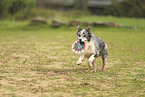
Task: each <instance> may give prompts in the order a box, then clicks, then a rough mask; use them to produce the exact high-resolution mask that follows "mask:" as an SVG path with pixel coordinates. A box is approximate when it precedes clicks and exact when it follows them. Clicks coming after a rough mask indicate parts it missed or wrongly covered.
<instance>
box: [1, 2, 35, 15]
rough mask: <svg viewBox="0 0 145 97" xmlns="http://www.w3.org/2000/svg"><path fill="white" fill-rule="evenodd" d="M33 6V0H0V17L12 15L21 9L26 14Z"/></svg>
mask: <svg viewBox="0 0 145 97" xmlns="http://www.w3.org/2000/svg"><path fill="white" fill-rule="evenodd" d="M34 6H35V1H34V0H0V18H4V17H6V16H7V15H14V14H16V13H17V12H19V11H23V15H24V16H26V15H27V13H28V12H29V10H30V9H31V8H33V7H34Z"/></svg>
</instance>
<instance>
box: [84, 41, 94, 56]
mask: <svg viewBox="0 0 145 97" xmlns="http://www.w3.org/2000/svg"><path fill="white" fill-rule="evenodd" d="M86 46H87V47H86V48H87V49H86V50H85V51H84V52H83V54H84V56H85V57H87V58H89V57H90V56H91V55H92V54H95V45H94V43H93V41H90V42H86Z"/></svg>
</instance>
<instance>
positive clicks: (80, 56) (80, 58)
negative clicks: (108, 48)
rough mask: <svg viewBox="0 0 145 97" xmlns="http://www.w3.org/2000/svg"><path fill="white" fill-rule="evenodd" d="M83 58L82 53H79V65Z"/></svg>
mask: <svg viewBox="0 0 145 97" xmlns="http://www.w3.org/2000/svg"><path fill="white" fill-rule="evenodd" d="M83 59H84V54H80V55H79V60H78V62H77V65H80V64H81V63H82V60H83Z"/></svg>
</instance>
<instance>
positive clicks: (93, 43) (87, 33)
mask: <svg viewBox="0 0 145 97" xmlns="http://www.w3.org/2000/svg"><path fill="white" fill-rule="evenodd" d="M77 38H78V41H80V43H82V42H85V43H86V46H87V49H86V50H85V51H84V52H82V53H81V54H79V59H78V62H77V65H80V64H81V62H82V60H83V59H84V58H85V57H86V58H88V65H89V67H90V68H91V69H92V66H93V71H94V72H96V64H95V59H96V58H97V57H100V56H101V57H102V61H103V65H102V70H104V66H105V62H106V59H107V56H108V53H107V44H106V43H105V41H104V40H102V39H101V38H99V37H96V36H95V35H94V34H93V33H92V31H91V27H90V26H88V27H87V28H86V29H82V28H80V26H79V25H78V27H77Z"/></svg>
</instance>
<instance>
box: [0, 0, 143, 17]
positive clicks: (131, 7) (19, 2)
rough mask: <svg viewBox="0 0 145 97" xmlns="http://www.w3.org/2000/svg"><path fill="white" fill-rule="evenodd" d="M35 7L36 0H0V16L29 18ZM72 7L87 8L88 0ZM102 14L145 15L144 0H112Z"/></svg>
mask: <svg viewBox="0 0 145 97" xmlns="http://www.w3.org/2000/svg"><path fill="white" fill-rule="evenodd" d="M35 7H36V0H0V18H1V19H2V18H6V17H7V16H9V15H11V16H15V15H16V16H19V17H20V18H21V19H23V18H29V17H31V16H32V14H33V16H34V15H35V13H36V12H38V11H36V12H30V11H31V9H33V8H35ZM73 9H77V10H80V12H82V11H84V10H88V0H74V4H73ZM70 11H71V10H70ZM89 11H91V10H89ZM40 13H41V12H40ZM95 14H96V15H97V13H95ZM102 15H113V16H123V17H145V0H123V1H122V2H117V0H112V5H110V6H106V7H105V9H104V11H102Z"/></svg>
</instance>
